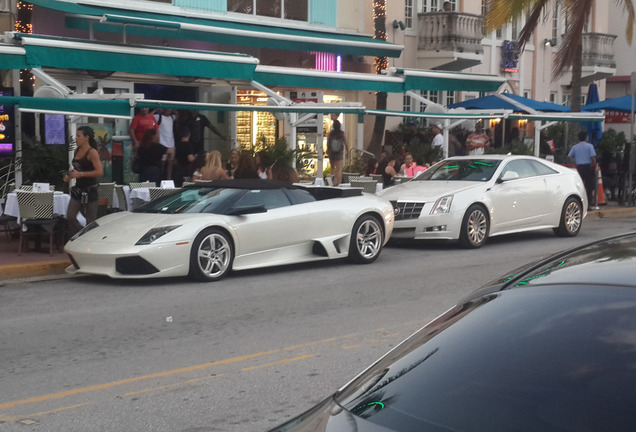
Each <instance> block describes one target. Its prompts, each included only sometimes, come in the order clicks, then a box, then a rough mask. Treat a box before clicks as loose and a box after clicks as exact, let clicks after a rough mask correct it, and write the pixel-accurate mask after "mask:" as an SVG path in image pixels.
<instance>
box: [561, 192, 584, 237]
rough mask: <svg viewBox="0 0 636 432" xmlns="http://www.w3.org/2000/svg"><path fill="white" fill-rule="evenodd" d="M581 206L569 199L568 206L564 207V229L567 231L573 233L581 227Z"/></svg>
mask: <svg viewBox="0 0 636 432" xmlns="http://www.w3.org/2000/svg"><path fill="white" fill-rule="evenodd" d="M581 214H582V213H581V206H580V205H579V203H578V202H576V201H574V200H573V201H570V203H569V204H568V206H567V207H566V208H565V215H564V218H565V220H564V222H565V229H567V230H568V232H569V233H575V232H577V231H578V230H579V228H580V227H581Z"/></svg>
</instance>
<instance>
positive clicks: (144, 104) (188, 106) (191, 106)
mask: <svg viewBox="0 0 636 432" xmlns="http://www.w3.org/2000/svg"><path fill="white" fill-rule="evenodd" d="M135 107H137V108H150V109H164V108H165V109H176V110H197V111H254V112H272V113H285V112H287V113H290V112H298V113H315V114H331V113H333V112H334V108H333V107H314V106H302V105H295V106H290V107H282V106H279V107H276V106H267V105H232V104H204V103H182V102H173V101H144V100H140V101H137V103H136V104H135ZM336 110H337V111H338V112H340V113H343V114H358V115H361V114H364V108H363V107H359V108H356V107H338V108H337V109H336Z"/></svg>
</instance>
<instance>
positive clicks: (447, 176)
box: [380, 155, 588, 248]
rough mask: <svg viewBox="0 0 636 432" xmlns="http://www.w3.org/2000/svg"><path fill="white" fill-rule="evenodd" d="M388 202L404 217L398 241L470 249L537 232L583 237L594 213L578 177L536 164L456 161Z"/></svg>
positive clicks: (388, 193) (494, 158)
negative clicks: (451, 242)
mask: <svg viewBox="0 0 636 432" xmlns="http://www.w3.org/2000/svg"><path fill="white" fill-rule="evenodd" d="M380 195H381V196H382V197H383V198H386V199H388V200H389V201H391V203H392V204H393V207H394V209H395V212H396V216H395V227H394V229H393V234H392V238H394V239H418V240H419V239H422V240H428V239H447V240H459V242H460V244H461V245H463V246H465V247H468V248H478V247H481V246H482V245H483V244H484V243H485V242H486V239H487V238H488V237H492V236H497V235H502V234H510V233H517V232H522V231H528V230H536V229H546V228H553V229H554V231H555V233H556V234H557V235H561V236H566V237H569V236H575V235H577V234H578V233H579V231H580V229H581V223H582V221H583V218H584V217H585V215H586V214H587V205H588V203H587V196H586V193H585V187H584V186H583V181H582V180H581V177H580V176H579V174H578V173H577V172H576V170H573V169H570V168H567V167H564V166H561V165H557V164H554V163H551V162H548V161H546V160H544V159H539V158H535V157H532V156H510V155H507V156H504V155H481V156H459V157H453V158H449V159H446V160H443V161H442V162H440V163H438V164H436V165H434V166H432V167H431V168H429V169H428V170H426V171H424V172H423V173H422V174H421V175H420V176H419V177H417V178H415V179H413V180H412V181H409V182H407V183H404V184H400V185H397V186H394V187H390V188H387V189H384V190H383V191H382V192H381V193H380Z"/></svg>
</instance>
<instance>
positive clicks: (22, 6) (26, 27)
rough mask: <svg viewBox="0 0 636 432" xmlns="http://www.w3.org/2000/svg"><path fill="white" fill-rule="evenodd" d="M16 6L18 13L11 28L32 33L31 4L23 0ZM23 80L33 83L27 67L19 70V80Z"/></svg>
mask: <svg viewBox="0 0 636 432" xmlns="http://www.w3.org/2000/svg"><path fill="white" fill-rule="evenodd" d="M16 8H17V12H18V14H17V17H16V20H15V25H14V26H13V28H14V29H15V31H17V32H18V33H26V34H33V23H32V16H33V5H32V4H29V3H25V2H23V1H18V2H17V3H16ZM24 81H30V82H31V84H35V76H34V75H33V74H32V73H31V72H30V71H29V70H28V69H22V70H21V71H20V82H24Z"/></svg>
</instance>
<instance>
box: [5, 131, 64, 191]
mask: <svg viewBox="0 0 636 432" xmlns="http://www.w3.org/2000/svg"><path fill="white" fill-rule="evenodd" d="M20 162H22V183H23V184H33V182H43V183H49V184H51V185H55V189H56V190H63V189H65V188H66V187H67V184H66V183H64V180H63V178H64V174H65V173H66V172H67V171H68V147H67V146H65V145H44V144H41V143H37V142H30V141H28V140H24V141H23V142H22V160H21V161H20V160H18V159H16V165H18V166H19V163H20Z"/></svg>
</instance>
